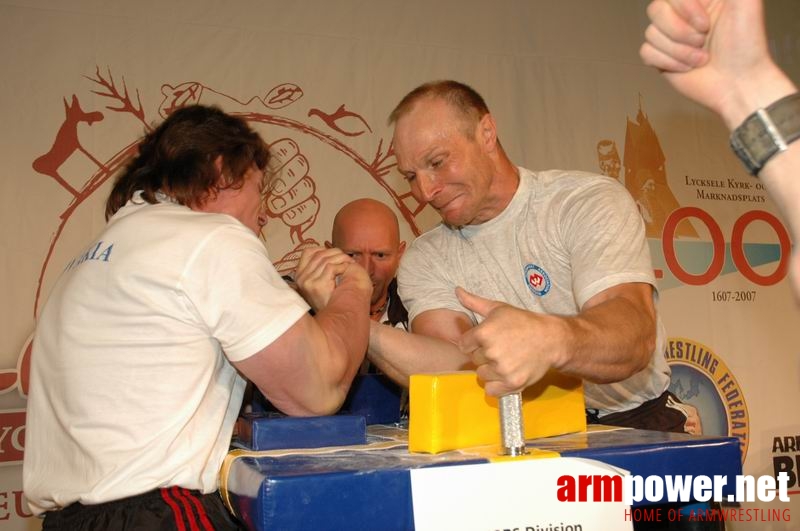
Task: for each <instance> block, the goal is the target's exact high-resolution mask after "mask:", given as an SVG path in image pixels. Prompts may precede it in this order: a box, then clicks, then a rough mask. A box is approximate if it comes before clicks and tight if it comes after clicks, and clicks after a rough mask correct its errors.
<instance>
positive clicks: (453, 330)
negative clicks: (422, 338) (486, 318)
mask: <svg viewBox="0 0 800 531" xmlns="http://www.w3.org/2000/svg"><path fill="white" fill-rule="evenodd" d="M470 328H472V321H470V319H469V317H468V316H467V314H465V313H463V312H458V311H455V310H444V309H442V310H428V311H425V312H422V313H421V314H419V315H418V316H417V317H416V318H415V319H414V320H413V321H412V322H411V331H412V332H414V333H416V334H422V335H426V336H430V337H436V338H439V339H444V340H446V341H449V342H451V343H454V344H457V343H458V340H459V339H460V338H461V335H462V334H463V333H464V332H466V331H467V330H469V329H470Z"/></svg>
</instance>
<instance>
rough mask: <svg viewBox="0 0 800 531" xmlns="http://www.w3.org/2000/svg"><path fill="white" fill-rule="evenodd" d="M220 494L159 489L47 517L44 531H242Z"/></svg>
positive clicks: (80, 506)
mask: <svg viewBox="0 0 800 531" xmlns="http://www.w3.org/2000/svg"><path fill="white" fill-rule="evenodd" d="M243 529H244V527H242V526H241V525H240V524H239V523H238V522H237V521H236V520H235V519H234V518H233V517H232V516H231V515H230V513H228V510H227V509H226V508H225V506H224V505H223V503H222V499H221V498H220V497H219V493H217V492H212V493H211V494H200V493H199V492H198V491H191V490H187V489H184V488H181V487H169V488H165V489H158V490H154V491H150V492H146V493H144V494H139V495H138V496H131V497H130V498H123V499H121V500H115V501H111V502H106V503H99V504H97V505H81V504H80V503H73V504H72V505H70V506H68V507H65V508H64V509H62V510H60V511H51V512H48V513H45V518H44V524H43V526H42V530H43V531H240V530H243Z"/></svg>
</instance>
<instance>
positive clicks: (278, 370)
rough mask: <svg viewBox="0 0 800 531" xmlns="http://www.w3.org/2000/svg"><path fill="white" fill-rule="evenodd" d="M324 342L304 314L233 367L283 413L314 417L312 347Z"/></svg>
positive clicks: (308, 317)
mask: <svg viewBox="0 0 800 531" xmlns="http://www.w3.org/2000/svg"><path fill="white" fill-rule="evenodd" d="M324 340H325V339H324V337H323V334H322V331H321V330H320V329H319V327H318V326H317V323H316V322H315V321H314V319H313V318H312V317H311V316H310V315H307V314H306V315H303V316H301V317H300V319H298V320H297V321H296V322H295V323H294V324H293V325H292V326H290V327H289V328H288V329H287V330H286V331H285V332H284V333H283V334H281V335H280V336H279V337H278V338H277V339H275V340H274V341H273V342H271V343H270V344H269V345H267V346H266V347H264V348H263V349H261V350H260V351H258V352H256V353H255V354H253V355H252V356H250V357H248V358H245V359H243V360H241V361H237V362H234V366H235V367H236V369H237V370H238V371H239V372H241V373H242V374H243V375H244V376H245V377H246V378H247V379H248V380H250V381H252V382H253V383H254V384H255V385H256V386H258V388H259V389H260V390H261V392H262V393H263V394H264V396H266V398H267V399H268V400H269V401H270V402H272V404H273V405H275V407H277V408H278V409H280V410H281V411H283V412H284V413H287V414H290V415H307V414H313V411H312V410H311V409H310V407H309V405H310V404H309V400H308V394H309V393H312V394H313V393H314V392H315V391H314V389H313V387H314V386H315V380H316V379H315V375H316V372H317V371H318V367H317V363H315V360H314V354H313V353H314V352H315V350H316V349H315V348H314V346H315V345H317V344H319V345H322V344H323V343H324ZM320 391H321V390H320Z"/></svg>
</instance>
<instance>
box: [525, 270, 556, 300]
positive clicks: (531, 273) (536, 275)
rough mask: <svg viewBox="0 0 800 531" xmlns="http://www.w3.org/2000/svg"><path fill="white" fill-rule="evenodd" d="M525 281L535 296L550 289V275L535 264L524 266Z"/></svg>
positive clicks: (541, 294) (543, 293)
mask: <svg viewBox="0 0 800 531" xmlns="http://www.w3.org/2000/svg"><path fill="white" fill-rule="evenodd" d="M525 283H526V284H527V285H528V289H530V290H531V293H533V294H534V295H536V296H539V297H541V296H543V295H545V294H547V292H548V291H550V286H551V283H550V275H548V274H547V272H546V271H545V270H544V269H542V268H541V267H539V266H538V265H536V264H528V265H526V266H525Z"/></svg>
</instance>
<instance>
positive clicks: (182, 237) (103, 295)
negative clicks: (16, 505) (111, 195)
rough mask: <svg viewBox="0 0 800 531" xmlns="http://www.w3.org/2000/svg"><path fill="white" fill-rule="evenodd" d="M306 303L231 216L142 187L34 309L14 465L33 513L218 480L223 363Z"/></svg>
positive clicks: (225, 439)
mask: <svg viewBox="0 0 800 531" xmlns="http://www.w3.org/2000/svg"><path fill="white" fill-rule="evenodd" d="M307 310H308V306H307V305H306V303H305V302H304V301H303V300H302V298H300V297H299V296H298V295H297V294H296V293H295V292H294V291H293V290H292V289H291V288H289V287H288V286H287V285H286V283H285V282H284V281H283V280H282V279H281V278H280V276H279V275H278V273H277V272H276V271H275V269H274V267H273V266H272V264H271V263H270V260H269V258H268V256H267V253H266V249H265V248H264V246H263V245H262V244H261V242H260V241H259V240H258V238H257V237H256V236H255V235H254V234H253V233H252V231H250V230H249V229H248V228H246V227H245V226H244V225H242V224H241V223H240V222H239V221H237V220H236V219H234V218H232V217H230V216H227V215H224V214H207V213H199V212H194V211H192V210H190V209H189V208H187V207H184V206H181V205H177V204H174V203H171V202H169V201H167V200H166V199H165V198H162V202H160V203H157V204H155V205H150V204H147V203H144V202H143V201H141V199H138V195H137V196H136V197H135V198H134V200H132V201H130V202H128V204H127V205H125V206H124V207H123V208H122V209H120V210H119V211H118V212H117V213H116V215H115V216H114V217H113V218H112V219H111V220H110V222H109V224H108V226H107V227H106V229H105V231H104V232H103V233H102V234H101V236H100V237H99V238H98V239H97V240H96V241H95V242H94V243H92V244H91V245H90V246H89V247H88V248H87V250H86V251H85V252H84V253H82V254H81V255H79V256H78V257H76V259H74V260H73V261H72V262H70V263H69V264H68V265H67V267H66V268H65V270H64V272H63V273H62V276H61V278H60V279H59V281H58V283H57V285H56V286H55V288H54V289H53V292H52V294H51V295H50V298H49V300H48V302H47V304H46V305H45V307H44V309H43V311H42V313H41V315H40V317H39V322H38V324H37V328H36V335H35V338H34V342H33V355H32V362H31V384H30V394H29V397H28V413H27V429H26V437H25V439H26V440H25V443H26V448H25V458H24V465H23V483H24V491H25V495H26V496H27V498H28V500H29V501H30V505H31V508H32V510H33V511H34V512H35V513H37V514H38V513H41V512H43V511H47V510H52V509H58V508H60V507H65V506H67V505H69V504H70V503H73V502H75V501H79V502H81V503H84V504H93V503H101V502H105V501H110V500H114V499H119V498H123V497H127V496H131V495H135V494H139V493H143V492H146V491H149V490H152V489H155V488H159V487H166V486H173V485H177V486H181V487H185V488H188V489H198V490H200V491H202V492H204V493H208V492H213V491H214V490H216V489H217V474H218V471H219V467H220V465H221V462H222V459H223V458H224V456H225V454H226V452H227V450H228V447H229V444H230V437H231V433H232V430H233V424H234V421H235V419H236V415H237V413H238V411H239V407H240V404H241V399H242V392H243V390H244V381H243V380H242V379H241V377H239V376H238V374H237V372H236V370H235V369H234V368H233V366H232V365H231V364H230V362H229V360H231V361H239V360H243V359H245V358H247V357H249V356H252V355H253V354H255V353H256V352H258V351H260V350H261V349H263V348H264V347H266V346H267V345H269V344H270V343H271V342H272V341H274V340H275V339H277V338H278V337H279V336H280V335H281V334H283V333H284V332H285V331H286V330H287V329H288V328H289V327H291V326H292V324H294V323H295V322H296V321H297V320H298V319H299V318H300V317H301V316H302V315H305V313H306V312H307Z"/></svg>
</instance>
